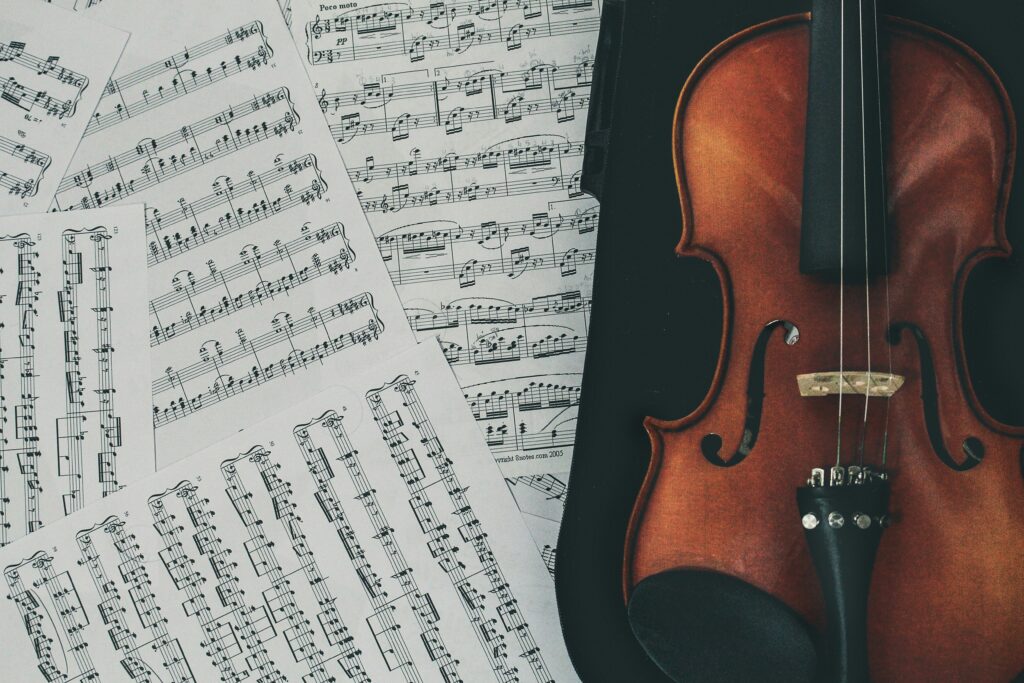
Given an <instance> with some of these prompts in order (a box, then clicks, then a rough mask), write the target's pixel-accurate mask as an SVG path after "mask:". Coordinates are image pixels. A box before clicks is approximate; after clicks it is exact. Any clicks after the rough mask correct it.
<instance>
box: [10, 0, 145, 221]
mask: <svg viewBox="0 0 1024 683" xmlns="http://www.w3.org/2000/svg"><path fill="white" fill-rule="evenodd" d="M71 1H72V0H62V2H61V3H60V4H62V5H64V7H65V8H66V9H61V8H60V7H55V6H53V5H51V4H49V3H44V2H16V3H7V4H6V5H5V6H4V13H3V16H4V20H3V22H2V23H0V215H9V214H14V213H26V212H29V211H35V212H42V211H46V210H47V209H49V208H50V203H51V201H52V200H53V195H54V192H55V191H56V188H57V184H58V183H59V182H60V179H61V177H62V176H63V174H64V172H65V171H66V170H67V168H68V164H69V163H70V162H71V157H72V156H73V155H74V153H75V150H76V149H77V148H78V145H79V142H80V141H81V139H82V134H83V133H84V132H85V128H86V126H87V125H88V124H89V120H90V119H89V117H90V115H91V114H92V112H93V110H94V109H95V107H96V104H97V102H99V99H100V97H101V96H102V89H101V87H100V86H101V85H102V84H103V83H106V82H107V79H109V78H110V76H111V74H112V73H113V70H114V67H115V66H116V65H117V62H118V59H119V58H120V56H121V52H122V50H123V49H124V46H125V43H126V42H127V40H128V34H126V33H124V32H122V31H118V30H116V29H113V28H111V27H109V26H107V25H105V24H100V23H97V22H94V21H91V20H90V19H88V18H87V17H85V15H84V14H76V13H73V12H68V11H66V10H67V9H71V8H70V7H68V3H69V2H71ZM84 1H85V0H81V3H82V4H84Z"/></svg>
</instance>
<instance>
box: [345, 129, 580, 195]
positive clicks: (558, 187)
mask: <svg viewBox="0 0 1024 683" xmlns="http://www.w3.org/2000/svg"><path fill="white" fill-rule="evenodd" d="M410 156H411V157H412V158H411V159H410V160H409V161H396V162H388V163H383V164H378V163H377V162H376V160H375V159H374V158H373V157H367V159H366V160H365V163H364V164H363V165H362V166H354V165H351V164H350V165H349V167H348V173H349V178H351V179H352V182H353V183H354V184H355V186H356V194H357V195H358V197H359V201H360V203H361V204H362V207H363V211H366V212H367V213H395V212H398V211H402V210H403V209H407V208H420V207H424V206H437V205H440V204H453V203H459V202H472V201H479V200H486V199H497V198H502V197H515V196H519V195H537V194H550V193H557V194H558V195H559V197H560V198H562V199H577V198H580V197H582V196H583V191H582V189H580V171H579V170H577V168H576V167H578V166H579V165H580V163H581V159H582V157H583V143H581V142H572V141H566V140H559V139H553V138H550V137H547V136H540V135H538V136H530V137H524V138H517V139H514V140H508V141H505V142H501V143H498V144H496V145H492V146H491V147H488V148H487V149H486V150H483V151H480V152H476V153H473V154H455V153H451V154H446V155H443V156H439V157H434V158H429V159H423V158H422V157H421V153H420V152H419V150H418V149H414V150H413V151H412V152H411V153H410Z"/></svg>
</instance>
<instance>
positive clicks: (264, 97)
mask: <svg viewBox="0 0 1024 683" xmlns="http://www.w3.org/2000/svg"><path fill="white" fill-rule="evenodd" d="M141 2H142V4H141V5H140V4H138V3H132V4H130V5H119V6H118V8H117V10H116V11H114V10H108V7H110V5H107V6H105V7H104V8H102V9H100V10H97V11H96V13H95V15H96V16H101V15H102V16H103V17H104V18H105V19H106V20H108V21H110V22H111V23H116V24H117V25H119V26H121V27H123V28H125V29H128V30H130V31H131V32H132V34H133V36H135V41H136V42H135V43H134V44H136V45H139V46H143V45H147V44H152V45H154V46H162V47H159V48H157V49H156V50H155V51H149V52H147V51H144V50H141V49H140V50H137V51H130V52H129V53H128V54H127V55H126V59H125V60H123V61H122V65H123V68H122V69H120V70H119V72H118V73H117V74H115V76H114V78H112V79H111V80H110V82H109V84H108V86H107V88H106V90H105V91H104V97H103V99H102V100H101V101H100V103H99V107H98V108H97V114H98V116H97V118H95V119H94V121H93V123H92V124H91V125H90V128H89V135H87V136H86V137H85V138H84V139H83V141H82V145H81V147H80V148H79V152H78V154H77V158H76V162H75V164H74V165H73V169H74V170H73V171H72V172H71V173H68V174H65V176H64V178H63V180H62V181H61V184H60V187H59V191H58V193H57V196H56V206H57V208H59V209H61V210H80V209H86V208H90V207H106V206H119V205H123V204H125V203H127V202H131V203H144V204H145V205H146V228H145V235H146V243H147V244H146V249H145V253H146V256H145V259H146V260H145V263H146V266H147V267H148V268H147V271H148V272H147V277H148V278H149V281H150V282H151V283H153V286H152V288H151V289H150V290H149V291H150V292H152V297H151V300H150V302H149V306H148V311H147V316H146V317H147V319H148V320H149V323H148V325H147V328H146V330H147V339H148V342H149V347H150V349H151V357H152V367H153V375H152V384H153V386H154V387H156V388H155V389H154V391H155V392H157V393H155V394H154V395H153V398H154V402H155V404H156V410H155V412H154V413H152V414H151V416H150V423H151V424H154V425H156V426H157V427H158V428H159V429H158V430H157V437H156V438H157V447H158V448H157V450H158V454H159V455H158V457H161V458H166V459H167V461H171V460H173V459H176V458H179V457H183V456H185V455H187V454H188V453H190V452H193V451H195V450H198V449H199V448H202V447H203V446H205V445H206V444H207V443H209V442H211V441H215V440H217V439H218V438H223V437H224V436H227V435H228V434H230V433H231V432H232V428H231V424H232V421H234V420H239V419H242V418H243V417H244V418H245V419H250V416H253V415H259V414H263V415H265V414H267V413H269V412H270V411H271V410H273V409H274V408H275V407H276V406H277V405H279V403H280V402H281V401H289V400H294V399H297V398H300V397H302V396H303V395H305V394H306V392H307V391H308V390H309V386H310V384H311V383H314V384H316V383H318V382H321V381H326V379H323V380H322V378H327V377H329V376H331V373H333V372H338V371H340V370H341V369H342V367H343V365H342V364H346V365H347V363H348V362H350V361H348V360H345V359H351V362H360V360H365V359H366V358H367V357H368V356H370V355H372V354H373V353H375V352H373V351H365V352H364V351H361V350H360V349H362V347H364V346H371V342H372V346H373V347H374V348H381V347H386V348H387V349H392V350H393V349H395V348H397V347H398V346H399V345H400V344H401V341H400V338H401V340H402V341H407V340H408V339H411V334H409V332H408V330H407V328H406V327H405V326H404V325H400V324H393V323H400V322H401V320H400V318H399V316H400V315H401V307H400V304H399V302H398V300H397V297H396V296H395V294H394V292H393V288H392V287H391V283H390V282H388V280H387V273H386V270H385V269H384V268H381V267H380V262H379V260H378V256H377V254H376V253H374V250H373V245H372V237H371V235H370V233H369V231H368V228H367V226H366V224H365V222H364V221H365V219H364V218H363V215H362V212H361V210H360V209H359V205H358V202H357V200H356V198H355V196H354V193H353V192H352V190H351V189H350V187H351V186H350V185H349V184H348V183H347V182H345V179H344V177H343V175H344V173H345V171H344V167H343V165H342V164H341V163H340V159H338V158H337V155H335V154H334V150H333V149H332V146H333V144H334V143H333V141H332V139H331V138H330V134H329V131H328V129H327V126H326V124H325V123H324V121H323V119H322V117H321V115H320V114H319V112H318V110H319V105H318V104H317V101H316V97H315V95H314V92H313V89H312V88H311V87H310V84H309V79H308V76H307V75H306V73H305V71H304V69H303V66H302V62H301V57H300V55H299V54H298V53H297V52H296V51H295V50H294V49H292V46H290V45H289V41H290V36H289V35H288V31H287V27H286V26H285V25H284V24H283V22H282V21H281V18H280V14H279V12H280V8H279V7H278V6H277V5H276V3H272V2H269V1H268V0H261V2H259V3H242V2H240V0H225V1H224V2H218V3H213V4H211V3H206V2H203V1H202V0H179V1H178V2H176V3H174V4H173V5H169V4H166V3H158V2H156V0H141ZM182 2H184V3H185V5H182ZM186 6H187V7H189V8H191V11H185V9H184V7H186ZM108 11H109V12H110V13H109V14H107V12H108ZM195 16H202V17H203V18H204V20H203V21H201V22H196V21H193V19H194V17H195ZM214 27H216V28H214ZM156 55H164V56H163V57H160V58H157V57H156ZM325 150H326V151H327V152H329V153H327V154H325V153H324V152H325ZM342 225H344V227H343V228H342V227H341V226H342ZM300 226H306V228H305V229H304V232H301V233H300V232H299V230H300ZM357 257H358V260H356V259H357ZM346 274H350V275H348V276H346ZM363 295H368V296H370V297H371V298H372V300H373V301H374V302H375V304H376V308H375V309H374V310H373V312H372V313H371V312H369V311H367V313H366V316H365V318H362V319H360V320H358V321H357V320H356V317H355V316H347V317H344V316H342V317H338V316H334V315H333V314H330V313H329V311H330V310H331V309H332V306H331V305H330V304H332V303H335V302H347V301H354V300H356V299H359V298H360V297H362V296H363ZM321 315H322V316H323V321H324V322H326V326H327V328H328V331H327V332H325V331H324V330H323V329H319V328H314V327H309V328H308V329H305V331H304V332H303V333H302V334H300V335H299V337H297V338H295V340H294V343H295V347H294V348H292V347H291V346H289V343H290V342H289V339H288V337H287V335H285V334H282V335H281V336H276V337H275V342H274V345H275V347H276V348H270V347H266V348H264V349H262V350H259V349H258V350H256V351H255V353H254V352H252V351H249V350H246V351H245V352H244V354H243V355H241V356H238V357H237V358H236V360H237V362H238V363H239V364H237V365H235V364H234V363H232V364H230V365H229V366H223V365H220V363H221V359H220V358H219V357H218V358H217V359H216V363H217V365H218V367H219V369H216V368H215V367H214V364H213V361H212V360H211V361H209V362H207V361H205V360H204V357H205V355H204V354H205V353H206V351H209V354H210V355H211V357H212V356H215V355H216V351H215V350H214V349H216V348H218V343H220V344H223V347H224V349H228V348H229V347H230V348H234V347H235V346H236V345H238V344H239V343H240V342H239V335H242V337H247V338H254V339H255V338H261V339H262V338H264V337H262V335H265V334H270V333H272V332H273V329H271V328H272V325H271V319H277V320H279V321H286V320H292V321H294V323H295V324H296V325H300V324H301V325H305V324H306V322H304V321H307V320H309V319H310V318H311V317H313V318H317V319H318V320H319V319H320V318H319V316H321ZM281 324H282V325H283V326H284V327H286V328H287V327H288V324H287V323H285V322H282V323H281ZM328 332H329V334H328ZM199 335H202V336H199ZM325 335H327V336H328V337H329V338H325ZM392 339H393V340H394V341H392ZM307 342H308V343H307ZM342 349H349V350H350V351H349V352H348V353H347V354H345V359H343V358H342V357H341V355H342V354H340V353H338V352H339V351H340V350H342ZM197 352H200V353H199V355H198V357H197ZM381 353H387V351H381ZM257 355H258V357H255V356H257ZM243 356H244V358H245V360H244V363H243V361H242V358H243ZM264 356H266V357H264ZM200 366H201V367H202V370H201V371H200V370H199V368H200ZM183 368H185V369H186V370H182V369H183ZM317 368H324V372H323V373H320V372H316V371H315V369H317ZM304 370H305V372H303V371H304ZM196 373H198V374H196ZM168 376H173V377H174V381H175V382H178V381H179V380H180V381H181V385H180V386H176V387H175V388H174V389H173V390H172V389H169V388H167V387H166V381H167V377H168ZM271 379H273V380H274V383H273V389H271V388H270V387H269V383H270V380H271ZM161 386H164V389H160V387H161ZM262 387H266V390H265V391H263V392H261V391H259V390H258V389H259V388H262ZM164 392H166V393H164ZM243 393H244V394H246V400H241V399H240V398H239V397H240V396H241V395H242V394H243ZM285 396H287V397H289V398H283V397H285ZM200 412H201V413H202V414H203V415H204V416H205V419H202V420H201V421H200V418H198V417H197V416H198V415H199V413H200ZM228 416H231V417H230V418H228ZM193 420H194V421H195V422H194V424H195V425H196V426H195V427H193ZM211 435H219V436H211Z"/></svg>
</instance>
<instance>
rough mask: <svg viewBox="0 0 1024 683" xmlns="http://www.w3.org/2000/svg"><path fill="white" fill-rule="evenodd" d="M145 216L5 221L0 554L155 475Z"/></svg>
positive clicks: (133, 210) (0, 284)
mask: <svg viewBox="0 0 1024 683" xmlns="http://www.w3.org/2000/svg"><path fill="white" fill-rule="evenodd" d="M143 220H144V216H143V208H142V206H139V205H126V206H123V207H116V208H111V209H101V210H97V211H82V212H79V213H75V214H54V213H49V214H33V215H24V216H9V217H4V218H0V423H2V429H0V545H5V544H7V543H9V542H11V541H13V540H15V539H18V538H21V537H22V536H24V535H26V534H27V533H30V532H34V531H37V530H38V529H39V528H40V527H43V526H44V525H48V524H51V523H52V522H55V521H56V520H58V519H60V518H61V517H63V516H64V515H65V514H69V513H71V512H74V511H76V510H80V509H81V508H82V507H83V506H84V505H86V504H88V503H92V502H95V501H98V500H100V499H101V498H102V497H103V496H107V495H109V494H111V493H114V492H115V491H117V490H119V489H120V488H122V486H123V485H124V484H126V483H129V482H131V481H134V480H136V479H140V478H141V477H143V476H145V475H146V474H149V473H151V472H152V471H153V469H154V467H155V457H154V453H153V432H152V429H151V428H150V423H151V417H150V410H149V391H148V388H147V387H146V385H145V383H143V382H139V381H137V379H138V378H139V377H145V376H147V375H148V373H149V347H148V346H147V345H146V343H145V341H144V340H141V339H139V335H138V334H137V325H138V323H139V321H140V320H143V319H144V318H145V314H146V305H147V304H146V295H145V291H146V289H145V286H146V282H145V273H144V272H142V271H140V269H139V268H136V267H133V265H132V264H134V263H135V262H136V261H137V259H138V255H139V254H140V253H143V250H144V248H145V246H144V245H145V242H144V237H143V236H144V231H143Z"/></svg>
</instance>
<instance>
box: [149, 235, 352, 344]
mask: <svg viewBox="0 0 1024 683" xmlns="http://www.w3.org/2000/svg"><path fill="white" fill-rule="evenodd" d="M321 248H326V249H328V251H327V252H326V254H325V255H323V256H322V255H321V254H320V251H319V250H320V249H321ZM310 250H313V253H312V254H307V253H306V252H308V251H310ZM240 255H241V260H240V261H238V262H236V263H234V264H232V265H230V266H228V267H226V268H224V269H223V270H222V269H220V268H218V267H217V264H216V262H215V261H213V260H212V259H211V260H210V261H208V262H207V264H206V265H207V269H208V273H209V274H208V275H205V276H196V275H195V274H194V273H192V272H191V271H180V272H178V273H177V274H176V275H175V276H174V278H173V279H172V281H171V286H172V289H171V290H170V291H168V292H166V293H163V294H158V295H156V296H154V297H152V298H151V299H150V302H149V312H150V319H151V321H152V322H153V326H152V328H151V330H150V334H149V344H150V346H158V345H159V344H163V343H165V342H167V341H169V340H171V339H176V338H180V337H182V336H184V335H186V334H188V333H189V332H193V331H195V330H198V329H200V328H202V327H205V326H206V325H209V324H211V323H213V322H214V321H216V320H220V319H221V318H224V317H226V316H229V315H232V314H233V313H237V312H239V311H242V310H244V309H247V308H252V307H255V306H262V305H264V304H269V303H270V302H273V301H276V300H277V298H278V297H280V296H282V295H283V296H288V295H289V293H290V292H292V291H293V290H296V289H298V288H300V287H302V286H304V285H306V284H308V283H311V282H315V281H316V280H317V279H318V278H320V277H322V276H324V275H339V274H341V273H342V272H344V271H345V270H347V269H349V268H351V267H352V264H353V262H354V261H355V258H356V255H355V252H354V251H353V250H352V247H351V245H350V244H349V241H348V238H347V237H346V236H345V228H344V226H343V225H342V224H341V223H333V224H331V225H327V226H324V227H322V228H320V229H318V230H315V231H314V230H311V229H310V227H309V225H308V224H306V225H303V226H302V228H301V229H300V230H299V236H298V237H296V238H294V239H291V240H289V241H288V242H282V241H281V240H279V239H278V240H274V243H273V244H271V245H266V246H265V247H264V248H260V247H257V246H256V245H247V246H245V247H243V249H242V251H241V254H240ZM300 266H301V267H300ZM247 286H248V289H246V287H247ZM206 294H209V297H208V298H207V297H204V296H203V295H206Z"/></svg>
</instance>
